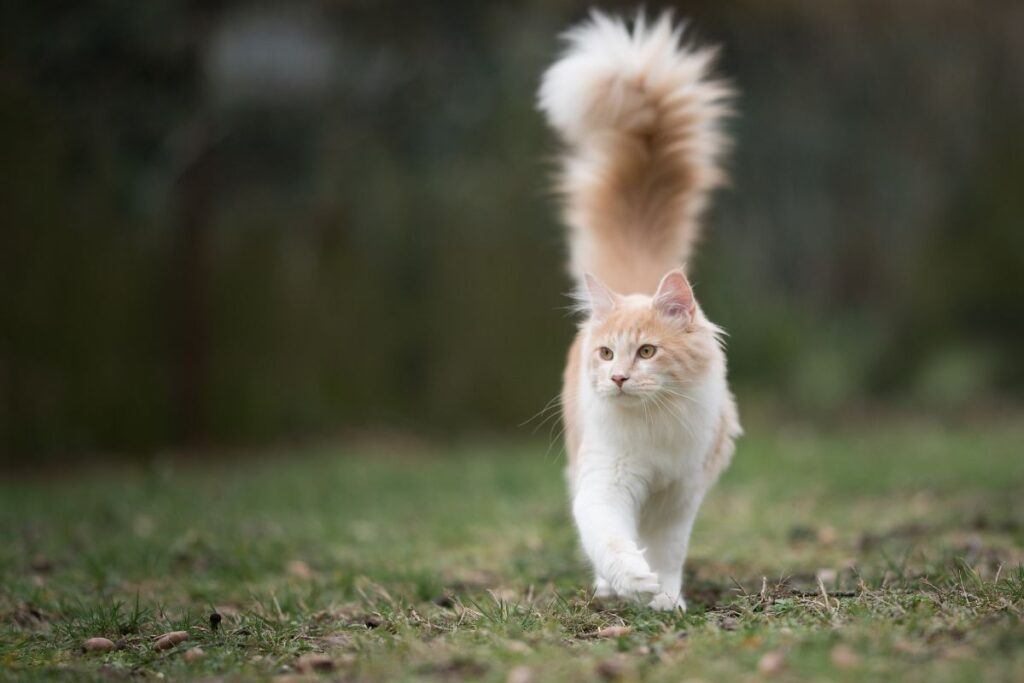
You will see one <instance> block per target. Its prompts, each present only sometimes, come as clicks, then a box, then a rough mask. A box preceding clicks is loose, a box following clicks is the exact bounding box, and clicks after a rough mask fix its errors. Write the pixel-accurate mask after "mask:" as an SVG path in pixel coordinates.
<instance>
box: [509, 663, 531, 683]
mask: <svg viewBox="0 0 1024 683" xmlns="http://www.w3.org/2000/svg"><path fill="white" fill-rule="evenodd" d="M536 680H537V675H536V674H535V673H533V669H531V668H530V667H528V666H525V665H520V666H514V667H512V668H511V669H510V670H509V672H508V676H506V677H505V683H534V681H536Z"/></svg>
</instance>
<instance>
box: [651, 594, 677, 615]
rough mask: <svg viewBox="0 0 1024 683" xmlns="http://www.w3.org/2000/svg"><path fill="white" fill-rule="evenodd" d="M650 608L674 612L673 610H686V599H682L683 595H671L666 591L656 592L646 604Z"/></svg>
mask: <svg viewBox="0 0 1024 683" xmlns="http://www.w3.org/2000/svg"><path fill="white" fill-rule="evenodd" d="M647 606H648V607H650V608H651V609H656V610H659V611H662V612H674V611H675V610H681V611H683V612H685V611H686V600H683V596H681V595H680V596H673V595H669V594H668V593H658V594H657V595H655V596H654V599H653V600H651V602H650V603H648V605H647Z"/></svg>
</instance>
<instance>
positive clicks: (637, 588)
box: [609, 552, 661, 597]
mask: <svg viewBox="0 0 1024 683" xmlns="http://www.w3.org/2000/svg"><path fill="white" fill-rule="evenodd" d="M611 564H612V569H613V571H611V572H609V577H610V583H611V587H612V589H613V590H614V591H615V592H616V593H618V594H619V595H621V596H625V597H639V596H641V595H644V594H648V593H658V592H660V591H661V584H660V583H658V575H657V574H655V573H654V572H652V571H651V568H650V566H649V565H648V564H647V561H646V560H645V559H644V556H643V555H641V554H640V553H639V552H634V553H626V552H621V553H618V554H617V555H616V556H615V558H614V559H613V560H612V563H611Z"/></svg>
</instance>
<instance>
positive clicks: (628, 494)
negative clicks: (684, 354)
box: [571, 299, 729, 610]
mask: <svg viewBox="0 0 1024 683" xmlns="http://www.w3.org/2000/svg"><path fill="white" fill-rule="evenodd" d="M648 301H649V299H648ZM588 343H589V339H588ZM578 388H579V396H580V409H581V411H580V412H581V414H582V416H583V423H582V425H581V427H582V430H581V431H582V434H583V438H582V441H581V444H580V457H579V462H580V465H579V469H578V470H577V471H576V472H575V473H574V476H573V478H572V481H571V486H572V495H573V506H572V510H573V517H574V518H575V521H576V526H577V528H578V529H579V534H580V539H581V541H582V545H583V550H584V552H585V553H586V554H587V556H588V558H589V559H590V561H591V563H592V564H593V567H594V573H595V588H596V590H597V593H598V595H603V596H611V595H618V596H620V597H628V598H638V597H645V596H646V599H649V600H650V606H651V607H654V608H657V609H675V608H681V609H684V610H685V609H686V603H685V601H684V600H683V597H682V586H683V576H682V571H683V563H684V561H685V560H686V553H687V549H688V546H689V540H690V532H691V530H692V529H693V522H694V519H695V518H696V516H697V510H698V509H699V508H700V504H701V502H702V501H703V499H704V494H705V493H706V492H707V490H708V488H710V486H711V485H712V484H713V483H714V475H713V473H711V472H708V471H707V468H706V467H705V463H706V461H707V454H708V451H709V450H710V449H711V448H712V446H713V442H714V439H715V435H716V429H717V427H718V424H719V422H718V418H719V415H720V414H721V411H722V408H723V405H724V402H725V401H726V400H727V399H728V396H729V393H728V388H727V386H726V381H725V368H724V367H720V368H712V369H711V370H710V371H709V372H708V373H707V374H706V376H705V377H704V378H702V379H700V380H697V381H695V382H694V384H692V385H690V386H689V387H688V391H687V398H685V399H683V398H668V399H666V400H667V401H668V402H667V403H664V404H663V405H662V406H661V407H657V406H652V405H650V404H648V403H646V402H637V403H635V404H632V405H624V404H623V402H622V401H620V400H617V399H611V400H609V398H608V397H606V396H602V395H599V393H598V392H597V391H596V390H595V388H594V387H593V382H592V378H591V376H590V375H589V374H588V373H582V374H581V376H580V385H579V387H578Z"/></svg>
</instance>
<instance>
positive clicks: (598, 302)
mask: <svg viewBox="0 0 1024 683" xmlns="http://www.w3.org/2000/svg"><path fill="white" fill-rule="evenodd" d="M577 298H578V299H579V302H580V308H581V309H582V310H583V311H586V312H589V313H590V317H591V318H594V319H596V320H600V319H601V318H603V317H605V316H606V315H608V314H609V313H611V310H612V309H613V308H615V292H613V291H612V290H610V289H608V287H607V285H605V284H604V283H603V282H601V281H600V280H598V279H597V278H596V277H594V276H593V275H591V274H590V273H584V274H583V287H581V288H580V293H579V295H578V297H577Z"/></svg>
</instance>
